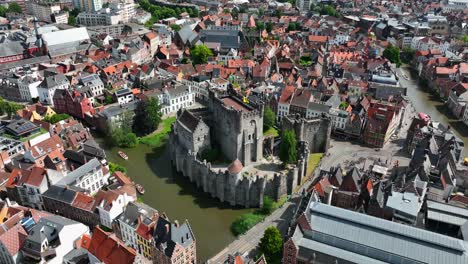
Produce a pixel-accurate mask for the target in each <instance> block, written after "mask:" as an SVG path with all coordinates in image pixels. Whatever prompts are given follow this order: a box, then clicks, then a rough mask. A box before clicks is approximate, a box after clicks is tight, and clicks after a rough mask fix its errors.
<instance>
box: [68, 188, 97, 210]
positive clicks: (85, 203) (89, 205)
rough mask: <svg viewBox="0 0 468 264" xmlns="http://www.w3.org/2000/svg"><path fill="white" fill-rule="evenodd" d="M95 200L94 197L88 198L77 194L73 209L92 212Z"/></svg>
mask: <svg viewBox="0 0 468 264" xmlns="http://www.w3.org/2000/svg"><path fill="white" fill-rule="evenodd" d="M95 204H96V200H95V199H94V197H91V196H88V195H86V194H84V193H82V192H77V193H76V196H75V200H73V204H72V206H73V207H76V208H80V209H83V210H87V211H93V210H94V208H95Z"/></svg>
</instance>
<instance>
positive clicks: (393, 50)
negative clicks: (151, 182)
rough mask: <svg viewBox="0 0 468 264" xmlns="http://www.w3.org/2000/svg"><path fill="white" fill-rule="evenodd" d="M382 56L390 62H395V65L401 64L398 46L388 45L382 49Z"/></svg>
mask: <svg viewBox="0 0 468 264" xmlns="http://www.w3.org/2000/svg"><path fill="white" fill-rule="evenodd" d="M383 56H384V57H385V58H387V59H388V60H389V61H390V62H391V63H395V64H396V65H397V67H398V66H400V65H401V60H400V48H398V47H395V46H392V45H389V46H388V47H387V48H386V49H385V50H384V52H383Z"/></svg>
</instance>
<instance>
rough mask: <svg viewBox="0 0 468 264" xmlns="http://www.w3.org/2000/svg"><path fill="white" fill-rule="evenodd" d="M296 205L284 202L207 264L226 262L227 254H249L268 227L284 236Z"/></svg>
mask: <svg viewBox="0 0 468 264" xmlns="http://www.w3.org/2000/svg"><path fill="white" fill-rule="evenodd" d="M295 208H296V204H295V203H294V202H286V203H285V204H284V205H283V206H282V207H281V208H279V209H277V210H276V211H274V212H273V213H272V214H271V215H269V216H268V217H267V218H265V220H264V221H263V222H260V223H258V224H257V225H255V226H254V227H252V228H251V229H250V230H249V231H247V233H245V234H244V235H241V236H239V237H238V238H237V239H236V240H235V241H233V242H232V243H231V244H229V245H228V246H227V247H226V248H224V249H223V250H222V251H221V252H219V253H218V254H216V256H214V257H212V258H211V259H210V260H208V262H207V263H208V264H219V263H224V261H226V259H227V257H228V255H229V254H234V253H236V252H239V253H241V254H245V253H251V252H252V251H254V250H255V249H256V248H257V246H258V244H259V243H260V239H261V238H262V237H263V233H264V232H265V229H267V228H268V227H270V226H275V227H277V228H278V229H279V230H280V232H281V234H285V233H286V232H287V229H288V227H289V223H290V222H291V220H292V219H291V218H292V217H293V214H294V210H295Z"/></svg>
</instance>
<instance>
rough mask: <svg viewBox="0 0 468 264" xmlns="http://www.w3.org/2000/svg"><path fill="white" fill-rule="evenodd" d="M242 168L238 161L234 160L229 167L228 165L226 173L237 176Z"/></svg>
mask: <svg viewBox="0 0 468 264" xmlns="http://www.w3.org/2000/svg"><path fill="white" fill-rule="evenodd" d="M243 168H244V166H243V165H242V163H241V162H240V160H239V159H236V160H235V161H233V162H232V163H231V165H229V167H228V171H229V173H230V174H237V173H239V172H241V171H242V169H243Z"/></svg>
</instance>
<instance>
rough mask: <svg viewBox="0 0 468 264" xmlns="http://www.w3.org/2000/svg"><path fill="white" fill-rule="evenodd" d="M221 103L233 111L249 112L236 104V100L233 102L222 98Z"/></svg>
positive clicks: (228, 98)
mask: <svg viewBox="0 0 468 264" xmlns="http://www.w3.org/2000/svg"><path fill="white" fill-rule="evenodd" d="M222 101H223V103H224V105H226V106H228V107H232V108H234V109H235V110H238V111H242V112H249V111H250V110H249V109H248V108H247V107H245V106H244V105H243V104H241V103H239V102H237V101H236V100H234V99H232V98H230V97H226V98H223V99H222Z"/></svg>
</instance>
